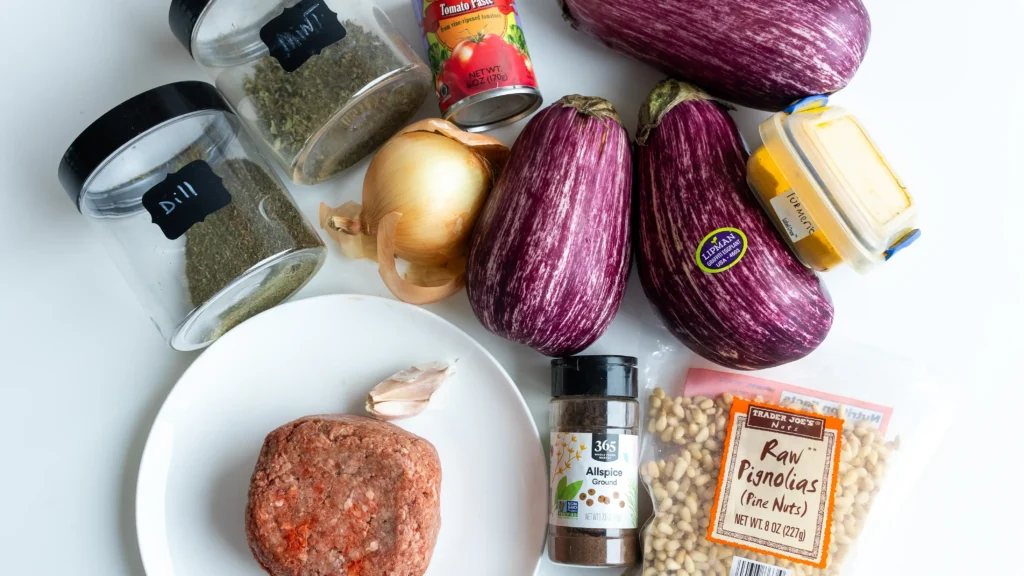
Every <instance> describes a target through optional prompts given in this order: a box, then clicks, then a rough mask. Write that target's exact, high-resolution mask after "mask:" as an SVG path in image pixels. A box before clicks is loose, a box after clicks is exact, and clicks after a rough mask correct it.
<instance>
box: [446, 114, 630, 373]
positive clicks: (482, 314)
mask: <svg viewBox="0 0 1024 576" xmlns="http://www.w3.org/2000/svg"><path fill="white" fill-rule="evenodd" d="M631 194H632V157H631V154H630V144H629V136H628V135H627V133H626V130H625V128H623V127H622V122H621V120H619V117H618V115H617V114H616V113H615V109H614V108H613V107H612V105H611V103H609V102H608V101H607V100H603V99H601V98H588V97H583V96H575V95H574V96H566V97H565V98H563V99H561V100H560V101H558V102H556V103H555V104H554V105H552V106H549V107H548V108H546V109H544V110H542V111H541V112H540V113H538V114H537V115H536V116H535V117H534V118H533V119H532V120H531V121H530V123H529V124H528V125H527V126H526V128H525V129H524V130H523V133H522V135H520V136H519V139H518V140H516V143H515V146H513V148H512V156H511V157H510V158H509V161H508V164H507V165H506V167H505V170H504V172H502V174H501V178H500V179H499V180H498V182H497V183H496V184H495V187H494V190H493V191H492V192H491V195H490V197H489V198H488V200H487V204H486V205H485V207H484V210H483V213H482V214H481V216H480V219H479V221H478V222H477V228H476V230H475V231H474V236H473V243H472V247H471V249H470V253H469V262H468V264H467V270H466V288H467V291H468V293H469V301H470V303H471V304H472V306H473V312H475V313H476V316H477V318H479V319H480V321H481V322H482V323H483V325H484V326H485V327H486V328H487V329H488V330H490V331H491V332H494V333H495V334H497V335H499V336H502V337H504V338H508V339H509V340H513V341H515V342H519V343H521V344H525V345H527V346H530V347H532V348H534V349H535V350H537V351H539V352H541V353H543V354H547V355H548V356H567V355H571V354H575V353H577V352H580V351H581V350H583V349H584V348H586V347H587V346H590V345H591V344H592V343H593V342H594V341H595V340H597V339H598V337H600V336H601V334H603V333H604V331H605V330H606V329H607V328H608V325H609V324H610V323H611V321H612V318H613V317H614V316H615V313H616V312H617V311H618V309H619V304H620V303H621V301H622V296H623V293H624V292H625V289H626V280H627V277H628V276H629V268H630V265H631V263H632V260H631V256H632V254H631V248H630V225H631V223H630V220H631Z"/></svg>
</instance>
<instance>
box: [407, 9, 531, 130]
mask: <svg viewBox="0 0 1024 576" xmlns="http://www.w3.org/2000/svg"><path fill="white" fill-rule="evenodd" d="M413 7H414V9H415V10H416V12H417V15H419V16H420V17H421V20H420V24H421V27H422V30H423V34H424V37H425V39H426V45H427V59H428V60H429V64H430V69H431V71H432V72H433V73H434V83H435V87H436V89H437V95H438V99H439V101H440V104H441V112H442V113H443V114H444V116H445V118H446V119H451V118H449V116H450V115H452V114H456V113H457V112H458V109H459V108H460V107H469V106H472V105H474V104H477V103H479V102H480V101H481V100H482V99H487V98H491V97H498V96H501V95H502V94H506V93H509V92H511V91H514V92H516V93H524V92H525V93H535V100H536V101H537V103H538V104H539V101H540V93H539V91H538V90H537V77H536V74H535V72H534V69H533V61H532V60H531V59H530V52H529V49H528V48H527V47H526V37H525V35H524V34H523V29H522V27H521V26H520V23H519V16H518V14H517V12H516V7H515V0H465V1H462V2H451V1H448V0H446V1H444V2H442V1H440V0H413ZM524 102H525V103H526V106H527V107H530V104H532V102H531V101H530V100H529V99H527V100H524ZM520 106H522V102H520ZM523 111H524V110H522V109H520V110H509V111H508V116H509V117H511V116H515V115H517V114H520V113H522V112H523ZM453 120H454V121H455V122H456V123H459V122H458V120H459V118H458V117H455V118H454V119H453Z"/></svg>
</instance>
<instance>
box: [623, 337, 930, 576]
mask: <svg viewBox="0 0 1024 576" xmlns="http://www.w3.org/2000/svg"><path fill="white" fill-rule="evenodd" d="M830 348H831V349H830V350H829V351H824V352H819V353H816V354H815V355H813V356H812V357H811V358H808V359H805V360H802V361H800V362H797V363H794V364H791V365H788V366H786V367H783V368H776V369H772V370H767V371H761V372H756V373H743V374H740V373H735V372H730V371H726V370H725V369H724V368H720V367H716V366H715V365H713V364H710V363H706V362H702V361H701V360H700V359H697V358H695V357H693V356H691V355H690V354H689V353H687V352H686V351H684V350H680V349H679V347H677V346H675V345H674V344H672V345H664V344H661V345H659V349H658V351H657V352H656V353H654V354H652V355H651V356H650V357H649V358H648V359H647V362H646V367H645V369H644V372H645V379H646V390H645V394H642V395H643V396H646V405H645V409H646V411H647V418H646V420H645V421H644V422H643V425H644V427H645V429H644V437H643V449H642V460H641V478H642V480H643V482H644V485H645V486H646V487H647V489H648V491H649V494H650V495H651V498H652V501H653V506H654V516H653V517H652V518H651V520H650V521H649V522H648V523H647V524H646V525H645V527H644V529H643V531H642V533H641V537H642V539H643V567H642V575H643V576H693V575H708V576H839V575H842V576H857V575H860V574H865V575H868V574H877V573H878V571H877V570H878V566H877V564H875V563H874V562H873V561H872V558H871V554H870V553H862V552H865V551H866V550H869V549H870V548H871V546H872V544H869V540H870V541H872V542H873V543H874V544H873V546H874V547H876V548H877V546H878V545H881V546H883V547H884V546H885V544H886V538H888V537H889V536H887V535H886V533H885V532H886V529H888V530H889V531H890V533H892V534H898V532H899V530H900V529H904V530H905V529H907V526H906V525H903V526H901V525H900V522H899V520H900V516H899V515H898V512H896V510H897V509H898V502H899V501H900V496H899V495H900V494H901V493H905V492H906V491H907V490H909V489H910V488H911V487H912V485H913V482H914V480H915V479H916V476H915V475H913V474H910V473H909V472H908V471H907V469H906V467H901V465H900V464H901V461H903V460H905V459H904V458H903V457H904V453H905V452H907V451H911V450H913V451H927V448H922V445H923V444H927V443H928V442H929V441H933V440H934V441H937V438H938V437H939V436H940V435H941V432H942V426H943V423H942V422H940V420H943V419H941V418H937V417H931V416H929V415H928V414H927V411H929V410H931V411H932V415H933V416H934V415H935V414H938V413H940V412H941V410H942V408H939V407H938V406H928V405H927V403H922V401H921V400H922V399H923V398H929V397H933V396H935V394H934V391H933V390H931V388H930V386H929V382H928V380H927V377H926V376H925V375H923V374H922V373H920V371H919V370H918V368H917V367H916V366H914V365H913V364H912V363H910V362H906V361H900V360H898V359H896V358H893V357H889V356H886V355H882V354H880V353H878V352H876V351H872V350H868V349H866V348H862V347H856V346H850V345H844V346H836V345H833V346H831V347H830ZM909 438H914V439H916V440H918V442H917V443H916V445H915V444H913V443H911V444H908V439H909ZM918 467H920V464H918ZM894 529H895V530H896V531H895V532H892V530H894Z"/></svg>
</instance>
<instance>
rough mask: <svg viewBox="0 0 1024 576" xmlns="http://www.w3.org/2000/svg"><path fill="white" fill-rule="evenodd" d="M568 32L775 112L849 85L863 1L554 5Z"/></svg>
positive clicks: (865, 21) (863, 29)
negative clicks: (573, 30)
mask: <svg viewBox="0 0 1024 576" xmlns="http://www.w3.org/2000/svg"><path fill="white" fill-rule="evenodd" d="M559 1H560V3H561V5H562V10H563V14H564V15H565V18H566V19H567V20H568V21H569V22H570V23H571V24H572V26H573V28H576V29H577V30H580V31H582V32H585V33H587V34H589V35H591V36H594V37H596V38H597V39H598V40H600V41H601V42H603V43H604V44H606V45H608V46H610V47H611V48H613V49H615V50H618V51H620V52H623V53H625V54H627V55H629V56H632V57H633V58H636V59H638V60H642V61H644V62H648V63H650V64H654V65H655V66H658V67H659V68H661V69H662V70H664V71H665V72H667V73H669V74H671V75H673V76H675V77H677V78H679V79H681V80H686V81H688V82H693V83H694V84H697V85H698V86H700V87H701V88H703V89H704V90H706V91H708V92H709V93H711V94H712V95H713V96H716V97H718V98H722V99H724V100H728V101H730V102H733V103H736V104H739V105H742V106H749V107H751V108H759V109H762V110H771V111H777V110H781V109H783V108H785V107H786V106H789V105H790V104H792V103H793V102H794V101H796V100H799V99H801V98H804V97H807V96H812V95H816V94H831V93H833V92H836V91H838V90H840V89H842V88H843V87H845V86H846V85H847V84H848V83H849V82H850V80H851V79H852V78H853V76H854V74H855V73H856V72H857V69H858V68H859V67H860V64H861V61H863V60H864V54H865V53H866V52H867V48H868V42H869V40H870V37H871V21H870V18H869V17H868V12H867V9H866V8H865V7H864V5H863V4H862V3H861V0H771V1H768V2H765V1H762V0H644V1H642V2H609V1H608V0H559Z"/></svg>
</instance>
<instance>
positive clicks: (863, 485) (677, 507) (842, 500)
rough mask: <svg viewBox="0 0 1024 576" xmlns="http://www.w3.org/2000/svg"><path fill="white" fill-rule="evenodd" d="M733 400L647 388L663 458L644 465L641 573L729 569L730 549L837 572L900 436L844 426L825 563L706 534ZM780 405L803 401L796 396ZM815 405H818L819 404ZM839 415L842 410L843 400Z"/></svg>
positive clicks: (685, 575) (651, 426) (724, 575)
mask: <svg viewBox="0 0 1024 576" xmlns="http://www.w3.org/2000/svg"><path fill="white" fill-rule="evenodd" d="M732 400H733V396H732V395H731V394H723V395H721V396H718V397H716V398H704V397H701V396H695V397H692V398H686V397H682V396H678V397H671V396H667V395H666V394H665V391H664V390H662V389H661V388H655V389H654V392H653V393H652V395H651V396H650V414H649V421H648V428H647V430H648V432H650V433H651V435H652V437H653V438H655V439H656V441H655V445H656V448H657V453H658V459H657V460H651V461H647V462H645V463H644V464H643V466H642V467H641V469H640V473H641V476H642V477H643V480H644V482H645V483H647V486H648V487H649V488H650V492H651V495H652V496H653V497H654V509H655V517H654V519H653V520H652V521H651V522H650V524H648V526H647V528H646V529H645V531H644V570H643V576H696V575H701V576H711V575H714V576H728V574H729V569H730V566H731V564H732V557H733V556H740V557H742V558H749V559H752V560H757V561H759V562H764V563H766V564H771V565H774V566H781V567H784V568H787V569H789V570H792V571H793V574H794V576H839V575H840V574H841V571H840V569H841V568H842V564H843V560H844V559H845V558H846V557H847V555H848V554H849V553H850V550H851V549H852V548H853V544H854V542H855V541H856V539H857V536H858V535H859V534H860V531H861V529H862V528H863V525H864V520H865V519H866V518H867V515H868V512H869V511H870V510H871V504H872V502H873V501H874V498H875V494H876V493H877V492H878V490H879V488H880V487H881V484H882V482H881V481H882V478H883V477H884V475H885V469H886V465H887V463H888V461H889V457H890V455H891V454H892V453H893V451H895V450H896V449H897V448H898V447H899V445H898V444H899V441H898V439H897V440H896V441H893V442H886V441H885V439H884V438H883V437H882V434H881V433H880V432H879V431H878V430H876V429H875V428H873V427H871V426H869V425H868V424H867V423H864V422H861V423H858V424H857V425H856V426H848V427H846V428H845V429H844V430H843V447H842V451H841V452H840V457H839V458H840V459H839V480H838V482H837V486H836V492H835V511H834V513H833V521H832V539H831V544H830V546H829V555H828V566H827V567H826V568H825V569H818V568H814V567H812V566H808V565H805V564H797V563H795V562H791V561H789V560H783V559H780V558H776V557H774V556H767V555H764V554H757V553H755V552H750V551H747V550H743V549H741V548H733V547H731V546H723V545H721V544H715V543H712V542H708V541H707V539H706V536H707V531H708V523H709V521H710V515H711V507H712V505H713V501H714V498H715V487H716V483H717V481H718V473H719V467H720V466H721V460H722V446H723V444H724V443H725V434H726V428H727V419H728V417H729V410H730V408H731V407H732ZM754 400H755V401H758V402H762V401H763V399H762V398H761V397H757V398H754ZM783 407H784V408H794V409H800V410H805V409H806V407H804V406H800V405H795V404H794V405H791V406H783ZM813 411H814V412H816V413H819V414H820V413H821V411H820V410H819V409H818V406H817V405H815V406H814V408H813ZM839 417H840V418H843V417H844V413H843V409H842V408H840V412H839ZM658 441H660V442H658Z"/></svg>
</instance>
